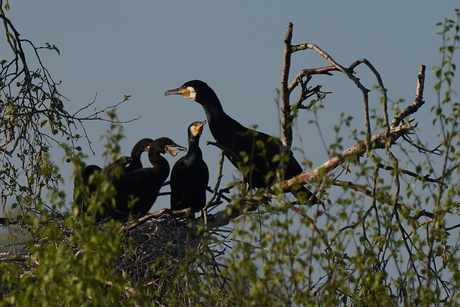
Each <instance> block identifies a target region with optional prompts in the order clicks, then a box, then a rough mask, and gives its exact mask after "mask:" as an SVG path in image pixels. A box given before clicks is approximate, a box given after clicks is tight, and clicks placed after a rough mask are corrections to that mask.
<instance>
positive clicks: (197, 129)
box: [188, 121, 206, 138]
mask: <svg viewBox="0 0 460 307" xmlns="http://www.w3.org/2000/svg"><path fill="white" fill-rule="evenodd" d="M205 124H206V121H202V122H200V121H196V122H193V123H192V124H191V125H190V126H189V127H188V129H189V131H190V134H191V136H192V137H194V138H195V137H199V136H201V133H202V132H203V127H204V125H205Z"/></svg>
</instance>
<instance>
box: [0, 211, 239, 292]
mask: <svg viewBox="0 0 460 307" xmlns="http://www.w3.org/2000/svg"><path fill="white" fill-rule="evenodd" d="M55 222H58V223H60V228H61V231H62V233H63V234H64V236H63V237H64V239H63V240H62V241H61V242H56V244H57V245H60V244H69V245H71V243H70V241H69V240H68V238H69V237H70V236H71V235H73V234H74V233H75V231H76V230H75V229H72V228H67V227H64V225H63V221H57V220H56V221H55ZM202 226H203V225H200V222H199V221H198V220H194V221H193V222H191V221H189V220H186V219H180V218H177V217H173V216H171V215H169V214H161V215H160V216H156V217H155V218H151V217H150V218H149V219H144V220H142V222H140V223H136V224H131V225H125V226H124V227H122V229H123V232H124V235H123V236H122V240H121V242H120V243H121V251H122V252H121V255H120V257H119V258H117V260H116V261H115V263H114V266H115V267H116V269H117V270H119V271H121V272H122V273H123V274H122V275H123V276H124V277H125V278H126V280H129V281H130V283H131V285H133V286H134V287H137V288H138V287H141V288H143V289H145V290H146V291H147V292H148V293H149V296H151V297H152V298H155V300H158V301H161V299H162V297H164V296H166V295H171V292H175V293H194V292H193V291H190V288H191V287H194V286H200V284H203V283H204V282H206V287H207V288H208V289H209V287H211V288H212V289H213V290H215V291H220V292H222V291H226V290H223V289H225V288H228V287H226V286H227V281H226V280H225V278H224V277H222V274H221V272H220V269H221V267H222V265H221V264H219V261H218V259H219V257H220V256H222V255H223V254H224V253H225V245H222V242H223V241H225V234H228V233H229V232H230V230H226V229H223V227H222V229H213V230H209V229H208V230H205V229H206V227H202ZM39 227H40V226H39ZM97 227H101V228H102V229H103V228H104V224H100V225H97ZM216 237H218V238H219V240H216ZM36 244H40V243H39V242H36ZM73 248H74V249H75V255H77V254H78V253H79V251H78V250H79V247H78V246H74V247H73ZM28 258H30V253H29V251H28V248H27V245H25V244H21V245H18V244H15V245H10V246H9V250H5V249H4V252H3V253H0V261H8V262H14V263H16V264H17V267H19V271H20V275H23V274H27V273H30V272H33V271H34V270H35V265H36V264H37V263H35V264H32V265H30V262H28V261H26V260H27V259H28ZM210 275H211V276H210ZM210 280H212V282H211V283H210V282H209V281H210ZM105 285H106V286H109V287H110V286H113V285H111V284H110V283H106V284H105ZM134 287H133V288H129V289H126V290H125V291H126V293H125V294H126V295H129V292H131V291H135V290H134ZM2 295H3V297H4V296H5V295H7V293H3V294H2ZM196 300H199V298H196Z"/></svg>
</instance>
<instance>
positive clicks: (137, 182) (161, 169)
mask: <svg viewBox="0 0 460 307" xmlns="http://www.w3.org/2000/svg"><path fill="white" fill-rule="evenodd" d="M185 150H186V148H185V147H182V146H180V145H177V144H176V143H174V142H173V141H172V140H171V139H169V138H165V137H162V138H159V139H156V140H155V141H153V142H152V143H150V144H149V145H148V146H147V147H146V148H145V151H147V152H148V154H149V161H150V163H152V166H153V167H144V168H140V169H137V170H134V171H132V172H128V173H125V174H123V175H122V176H121V178H120V179H119V180H118V183H117V185H116V188H117V195H116V196H115V204H116V206H115V210H114V211H115V212H112V213H111V216H112V218H114V219H117V220H121V219H124V218H126V217H128V216H129V215H145V214H147V212H149V210H150V208H151V207H152V205H153V204H154V202H155V201H156V199H157V196H158V193H159V192H160V188H161V186H162V185H163V182H164V181H165V180H166V178H167V177H168V175H169V163H168V161H167V160H166V159H165V158H164V157H163V156H162V155H161V154H164V153H169V154H170V155H172V156H175V155H177V153H178V152H179V151H185Z"/></svg>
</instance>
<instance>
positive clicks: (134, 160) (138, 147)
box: [124, 138, 153, 173]
mask: <svg viewBox="0 0 460 307" xmlns="http://www.w3.org/2000/svg"><path fill="white" fill-rule="evenodd" d="M152 142H153V140H152V139H150V138H143V139H142V140H140V141H139V142H137V143H136V144H135V145H134V147H133V150H132V151H131V161H130V162H129V165H127V166H125V167H124V172H125V173H126V172H132V171H134V170H136V169H139V168H142V162H141V155H142V153H143V152H144V151H145V148H146V147H147V146H149V144H150V143H152Z"/></svg>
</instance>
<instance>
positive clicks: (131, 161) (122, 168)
mask: <svg viewBox="0 0 460 307" xmlns="http://www.w3.org/2000/svg"><path fill="white" fill-rule="evenodd" d="M152 142H154V141H153V140H152V139H150V138H143V139H141V140H140V141H138V142H137V143H136V144H135V145H134V146H133V149H132V151H131V156H130V157H126V156H122V157H120V158H118V159H116V160H115V161H113V162H112V163H110V164H108V165H107V166H105V167H104V168H103V169H102V168H101V167H99V166H97V165H94V164H92V165H88V166H86V167H85V168H84V169H83V171H82V174H81V180H82V183H83V189H79V192H78V196H77V197H76V203H77V205H79V206H81V207H82V210H86V209H85V207H84V205H85V201H84V199H86V201H88V199H89V198H90V196H91V195H92V194H93V193H94V192H96V191H97V190H98V184H97V183H96V182H95V179H93V178H92V177H91V176H93V177H94V176H96V174H97V172H100V173H101V174H103V177H99V179H102V178H104V179H105V180H108V181H110V182H111V183H112V184H113V185H114V186H115V189H116V190H117V191H116V192H115V193H116V194H115V195H117V194H118V190H119V189H122V187H121V186H120V185H121V184H122V182H123V181H124V180H123V181H122V180H121V178H124V177H123V176H124V175H125V174H128V173H130V172H133V171H135V170H137V169H142V162H141V156H142V153H143V152H144V151H146V148H147V147H148V146H149V145H150V144H151V143H152ZM75 181H76V180H75ZM100 206H102V207H103V213H101V212H96V213H95V219H96V221H101V220H104V219H107V218H109V217H112V218H117V217H118V216H119V214H118V213H117V212H118V210H116V209H114V207H113V206H112V205H111V202H109V200H107V201H105V202H101V203H100ZM120 217H121V216H120ZM123 217H124V216H123Z"/></svg>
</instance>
